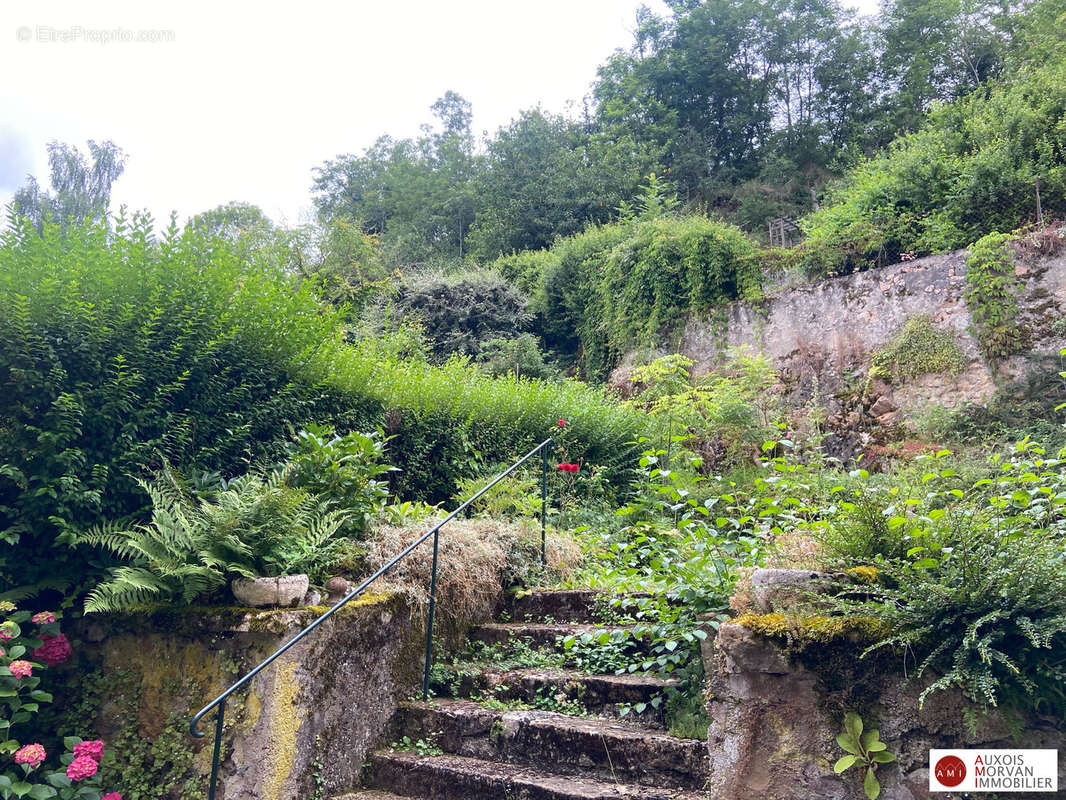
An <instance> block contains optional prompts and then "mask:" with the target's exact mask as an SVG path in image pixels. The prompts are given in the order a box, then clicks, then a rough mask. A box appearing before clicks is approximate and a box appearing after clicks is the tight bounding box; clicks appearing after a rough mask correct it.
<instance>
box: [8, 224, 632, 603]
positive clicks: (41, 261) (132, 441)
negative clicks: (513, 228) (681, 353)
mask: <svg viewBox="0 0 1066 800" xmlns="http://www.w3.org/2000/svg"><path fill="white" fill-rule="evenodd" d="M248 258H254V253H251V254H248ZM345 332H346V328H345V324H344V317H343V314H342V312H341V311H338V310H335V309H333V308H331V307H330V306H328V305H326V304H324V303H322V302H320V301H319V299H318V298H316V296H315V295H314V293H313V290H312V287H311V285H310V284H309V283H307V282H304V283H302V284H301V283H300V282H298V281H297V280H296V279H295V278H294V277H293V276H291V275H287V274H284V273H281V272H278V271H277V270H276V269H274V268H273V267H271V266H270V265H261V264H258V263H257V262H255V261H254V260H242V258H240V257H238V255H237V254H235V252H234V251H233V250H232V248H231V246H230V245H229V244H228V243H227V242H225V241H222V240H218V239H210V238H207V237H206V235H205V234H203V233H201V232H198V231H196V230H187V231H184V232H181V233H179V232H177V231H176V229H174V228H173V227H171V229H169V230H168V231H167V232H166V234H165V235H164V236H163V237H162V239H160V240H156V239H155V238H154V237H153V234H152V223H151V220H150V219H149V218H147V217H137V218H135V219H134V220H132V221H131V220H128V219H125V218H121V217H120V218H119V219H117V220H115V223H114V231H113V232H109V231H108V230H107V229H106V228H105V227H103V226H102V225H92V224H85V225H81V226H72V227H71V228H70V229H69V230H68V231H66V232H65V233H64V234H62V235H61V234H60V232H59V230H58V229H56V228H55V227H51V226H47V225H46V226H45V228H44V233H43V236H42V235H40V234H38V233H37V231H36V229H35V228H34V227H33V226H32V224H30V223H29V222H28V221H26V220H25V219H24V218H19V217H12V218H11V224H10V226H9V228H8V229H7V230H6V231H5V232H4V233H3V234H2V235H0V385H3V386H4V392H3V393H2V394H0V454H3V455H2V456H0V459H2V460H0V536H2V537H3V539H4V540H5V541H6V542H7V543H8V544H10V545H17V548H15V547H12V548H10V549H9V551H8V553H7V554H5V555H3V556H0V590H7V589H11V588H12V587H14V586H23V585H26V584H32V585H36V586H37V588H38V589H40V588H41V587H44V586H65V585H70V584H72V583H73V584H77V583H79V582H80V581H82V580H83V578H84V577H85V576H86V574H87V573H88V574H89V575H92V576H94V577H95V576H98V575H99V574H100V573H101V571H102V570H103V569H104V568H105V567H106V566H107V562H106V561H101V560H100V559H98V558H86V557H85V552H84V551H81V552H78V551H75V550H72V549H70V547H69V545H70V544H71V543H73V542H75V541H77V536H78V534H79V533H81V532H83V531H85V530H87V529H88V528H89V527H91V526H92V525H94V524H96V523H97V522H99V521H100V520H101V519H110V520H118V521H132V520H133V519H144V518H146V517H147V508H146V496H145V494H144V493H143V491H142V490H141V489H140V488H139V486H138V484H137V479H138V478H140V479H145V478H147V477H149V476H150V475H151V474H152V473H153V472H155V471H157V470H158V469H160V468H161V467H162V465H163V464H164V463H165V462H166V463H170V464H172V465H173V466H174V468H175V469H176V470H177V471H179V472H182V473H189V474H191V473H196V472H203V471H206V472H218V473H221V474H222V476H223V477H225V478H231V477H233V476H234V475H236V474H240V473H242V472H244V471H245V470H246V469H247V465H248V464H250V463H274V462H277V461H278V460H280V459H281V458H283V457H284V456H285V447H286V441H287V440H288V438H289V432H290V431H292V430H300V429H304V428H306V427H307V425H308V424H309V423H313V422H314V423H320V424H329V425H331V426H333V427H334V429H335V430H336V431H338V432H340V433H344V432H347V431H350V430H373V429H374V428H377V427H379V426H381V427H384V428H385V429H386V430H387V433H389V434H390V435H392V437H393V438H392V439H391V440H390V442H389V445H388V448H387V452H388V454H389V455H388V458H389V460H390V461H391V462H392V463H393V464H395V465H396V466H397V467H400V468H401V469H402V470H403V471H402V472H398V473H393V474H392V485H393V488H394V489H395V490H398V491H401V492H403V493H405V494H407V495H408V496H409V497H413V498H421V499H426V500H431V501H439V500H443V499H445V498H448V497H450V496H452V495H453V494H454V492H455V488H456V485H457V483H458V481H459V480H460V479H461V478H462V477H464V476H467V475H470V474H473V473H474V472H476V471H477V466H478V464H480V463H482V462H483V461H484V462H499V461H507V460H509V459H510V458H511V457H513V456H514V455H516V454H521V453H523V452H525V451H526V450H528V448H529V447H531V446H532V445H533V444H534V443H536V442H539V441H541V440H542V439H543V438H544V437H545V436H546V435H547V433H546V432H547V431H548V430H550V426H552V425H553V424H554V421H555V420H556V419H558V418H559V417H560V416H566V417H567V418H570V419H572V420H573V425H574V431H575V435H576V436H577V437H578V438H580V439H582V440H584V441H585V442H587V446H588V450H589V451H590V452H592V453H595V454H596V456H595V457H596V458H597V460H598V463H601V464H604V465H606V466H607V467H608V468H610V469H613V470H615V471H616V472H615V474H616V477H621V475H622V471H623V470H624V468H625V464H626V461H627V456H628V454H629V453H630V452H631V448H629V447H628V446H627V445H626V442H628V441H631V440H632V439H633V437H634V434H635V433H636V432H637V431H638V430H639V417H638V416H637V415H634V414H633V413H632V412H631V411H627V410H625V409H620V408H618V407H617V406H615V405H613V404H612V403H610V402H609V401H607V400H605V399H604V398H603V396H602V395H601V394H600V393H598V392H597V391H596V390H594V389H590V388H588V387H585V386H578V385H576V384H572V383H568V384H563V385H549V384H542V383H539V382H527V381H523V382H522V383H521V385H519V386H516V385H515V382H514V381H513V380H508V379H506V378H503V379H493V378H490V377H487V376H485V375H483V374H481V373H480V371H479V370H477V369H474V368H472V367H470V366H469V364H467V363H466V362H464V361H461V360H460V361H453V362H449V363H447V364H445V365H443V366H442V367H440V368H435V367H431V366H428V365H426V364H419V363H408V362H405V361H402V360H399V359H398V358H396V357H395V356H389V355H387V354H383V353H381V352H380V350H375V348H374V344H373V342H369V343H363V344H361V345H360V346H359V347H356V348H353V347H352V346H350V345H349V344H348V342H347V341H346V335H345Z"/></svg>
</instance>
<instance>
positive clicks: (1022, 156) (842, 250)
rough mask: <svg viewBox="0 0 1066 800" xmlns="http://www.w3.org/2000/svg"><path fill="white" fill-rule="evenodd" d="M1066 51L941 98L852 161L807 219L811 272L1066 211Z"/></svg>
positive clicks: (931, 248)
mask: <svg viewBox="0 0 1066 800" xmlns="http://www.w3.org/2000/svg"><path fill="white" fill-rule="evenodd" d="M1064 130H1066V61H1063V60H1061V59H1054V60H1051V61H1050V62H1049V63H1046V64H1043V65H1041V66H1039V67H1036V68H1032V69H1027V70H1024V71H1022V72H1020V73H1019V74H1018V75H1017V76H1016V77H1015V78H1014V79H1013V80H1011V81H1010V82H1006V83H1003V84H1001V85H998V86H994V87H992V88H991V89H990V90H988V91H987V92H986V91H978V92H974V93H973V94H971V95H968V96H966V97H964V98H962V99H960V100H957V101H955V102H954V103H949V104H947V105H943V106H940V107H938V108H935V109H934V110H933V111H932V112H931V113H930V115H929V116H928V118H927V119H926V121H925V122H924V124H923V125H922V127H921V129H920V130H918V131H917V132H916V133H913V134H911V135H909V136H905V137H903V138H902V139H899V140H897V141H896V142H895V143H894V144H893V145H892V146H891V147H890V148H889V149H888V150H887V151H886V152H885V153H883V154H882V155H879V156H876V157H874V158H872V159H870V160H868V161H866V162H863V163H862V164H860V165H859V166H858V167H856V168H855V169H853V170H852V171H851V172H850V173H848V175H847V176H846V177H845V178H844V180H843V181H842V182H841V183H840V185H839V186H838V187H836V188H835V189H833V190H831V191H830V192H829V196H828V198H827V202H826V203H825V204H824V205H823V207H822V209H821V210H819V211H816V212H814V213H813V214H811V215H809V216H807V217H806V218H804V219H803V220H802V221H801V223H800V224H801V227H802V228H803V229H804V233H805V234H806V241H805V242H804V243H803V245H801V247H800V250H801V252H802V258H801V263H802V264H803V266H804V267H805V268H806V269H807V270H808V272H810V273H811V274H816V275H826V274H832V273H838V272H851V271H853V270H859V269H866V268H869V267H873V266H879V265H881V264H883V263H886V262H891V261H894V260H896V259H897V258H898V256H899V255H900V254H902V253H906V252H913V253H917V254H919V255H920V254H925V253H933V252H943V251H946V250H952V249H955V248H960V247H964V246H965V245H966V244H967V243H968V242H972V241H973V240H975V239H977V238H978V237H980V236H982V235H984V234H986V233H988V232H990V231H994V230H1013V229H1014V228H1017V227H1018V226H1019V225H1020V224H1021V223H1022V222H1024V221H1025V220H1026V219H1028V218H1029V217H1030V216H1031V215H1032V214H1034V212H1035V190H1034V185H1035V181H1036V179H1037V178H1039V179H1040V193H1041V196H1042V200H1043V203H1044V209H1045V213H1048V212H1059V213H1061V212H1063V211H1066V150H1064V149H1063V147H1062V144H1061V143H1062V140H1063V131H1064Z"/></svg>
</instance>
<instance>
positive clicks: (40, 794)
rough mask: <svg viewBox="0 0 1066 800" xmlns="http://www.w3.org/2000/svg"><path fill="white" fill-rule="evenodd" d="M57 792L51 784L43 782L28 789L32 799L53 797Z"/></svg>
mask: <svg viewBox="0 0 1066 800" xmlns="http://www.w3.org/2000/svg"><path fill="white" fill-rule="evenodd" d="M57 794H58V792H57V791H56V790H55V789H53V788H52V787H51V786H45V785H44V784H43V783H38V784H37V785H35V786H34V787H33V788H32V789H30V792H29V795H28V796H29V797H32V798H33V800H48V798H50V797H55V796H56V795H57Z"/></svg>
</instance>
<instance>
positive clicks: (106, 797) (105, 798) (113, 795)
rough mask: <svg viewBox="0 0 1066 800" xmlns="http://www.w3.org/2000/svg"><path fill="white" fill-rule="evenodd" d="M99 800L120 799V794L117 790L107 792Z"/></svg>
mask: <svg viewBox="0 0 1066 800" xmlns="http://www.w3.org/2000/svg"><path fill="white" fill-rule="evenodd" d="M100 800H122V795H120V794H119V793H118V792H108V793H107V794H105V795H104V796H103V797H101V798H100Z"/></svg>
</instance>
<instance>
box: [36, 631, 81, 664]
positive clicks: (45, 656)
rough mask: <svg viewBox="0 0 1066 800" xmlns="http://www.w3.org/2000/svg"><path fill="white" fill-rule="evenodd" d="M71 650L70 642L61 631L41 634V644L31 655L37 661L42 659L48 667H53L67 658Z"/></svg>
mask: <svg viewBox="0 0 1066 800" xmlns="http://www.w3.org/2000/svg"><path fill="white" fill-rule="evenodd" d="M72 652H73V650H72V649H71V647H70V642H69V641H67V637H66V636H64V635H63V634H62V633H57V634H56V635H55V636H42V637H41V646H40V647H38V648H37V649H36V650H34V651H33V657H34V658H35V659H37V660H38V661H43V662H44V663H45V664H47V665H48V666H50V667H54V666H55V665H56V664H62V663H63V662H64V661H66V660H67V659H68V658H70V654H71V653H72Z"/></svg>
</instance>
